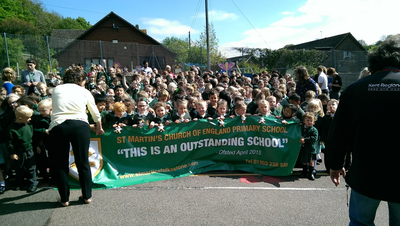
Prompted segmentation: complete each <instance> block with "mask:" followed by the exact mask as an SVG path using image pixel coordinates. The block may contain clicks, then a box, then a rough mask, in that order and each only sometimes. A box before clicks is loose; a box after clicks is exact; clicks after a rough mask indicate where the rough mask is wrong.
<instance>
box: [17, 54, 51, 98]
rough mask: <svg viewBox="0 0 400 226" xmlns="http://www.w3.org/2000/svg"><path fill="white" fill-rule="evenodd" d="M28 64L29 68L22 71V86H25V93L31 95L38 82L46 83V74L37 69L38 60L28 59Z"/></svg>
mask: <svg viewBox="0 0 400 226" xmlns="http://www.w3.org/2000/svg"><path fill="white" fill-rule="evenodd" d="M26 66H27V67H28V70H25V71H22V74H21V86H23V87H24V88H25V94H27V95H29V94H31V93H33V92H35V86H36V85H37V84H38V82H44V83H46V80H45V79H44V75H43V73H42V72H41V71H38V70H36V60H34V59H27V60H26Z"/></svg>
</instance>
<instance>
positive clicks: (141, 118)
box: [132, 97, 154, 127]
mask: <svg viewBox="0 0 400 226" xmlns="http://www.w3.org/2000/svg"><path fill="white" fill-rule="evenodd" d="M137 109H138V113H137V114H136V115H135V116H134V117H133V125H132V127H138V126H139V127H143V126H149V125H150V124H152V127H153V126H154V122H153V120H154V115H153V109H151V108H149V104H148V103H147V99H146V98H145V97H140V98H139V99H138V102H137Z"/></svg>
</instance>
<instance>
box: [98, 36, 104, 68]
mask: <svg viewBox="0 0 400 226" xmlns="http://www.w3.org/2000/svg"><path fill="white" fill-rule="evenodd" d="M99 45H100V65H103V67H104V66H105V65H104V63H103V50H102V49H101V40H99Z"/></svg>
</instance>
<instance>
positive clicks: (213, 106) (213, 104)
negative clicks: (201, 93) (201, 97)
mask: <svg viewBox="0 0 400 226" xmlns="http://www.w3.org/2000/svg"><path fill="white" fill-rule="evenodd" d="M208 99H209V100H210V103H209V104H208V106H207V113H208V114H209V115H211V116H213V115H214V114H215V113H216V112H217V106H218V100H219V92H218V91H217V90H216V89H212V90H210V92H209V93H208Z"/></svg>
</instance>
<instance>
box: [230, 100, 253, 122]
mask: <svg viewBox="0 0 400 226" xmlns="http://www.w3.org/2000/svg"><path fill="white" fill-rule="evenodd" d="M246 110H247V105H246V103H245V102H244V100H241V101H237V102H236V103H235V113H234V115H231V116H230V117H231V118H235V117H241V119H242V122H245V121H246V115H250V114H249V113H247V114H246Z"/></svg>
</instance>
